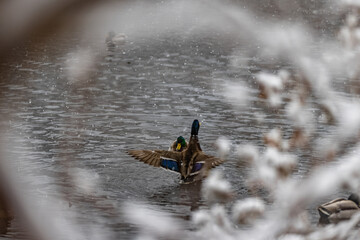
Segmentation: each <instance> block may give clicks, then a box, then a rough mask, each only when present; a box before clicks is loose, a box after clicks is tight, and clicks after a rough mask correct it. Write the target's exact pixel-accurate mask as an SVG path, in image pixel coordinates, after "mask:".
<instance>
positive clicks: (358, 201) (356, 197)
mask: <svg viewBox="0 0 360 240" xmlns="http://www.w3.org/2000/svg"><path fill="white" fill-rule="evenodd" d="M348 200H351V201H353V202H354V203H356V205H357V206H359V204H360V198H359V195H357V194H356V193H352V194H351V195H350V196H349V198H348Z"/></svg>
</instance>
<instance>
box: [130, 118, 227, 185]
mask: <svg viewBox="0 0 360 240" xmlns="http://www.w3.org/2000/svg"><path fill="white" fill-rule="evenodd" d="M199 128H200V123H199V121H198V120H194V122H193V124H192V129H191V137H190V140H189V144H188V145H187V148H186V149H185V150H184V151H182V152H177V151H166V150H130V151H128V154H129V155H131V156H132V157H134V158H136V159H138V160H140V161H142V162H144V163H147V164H149V165H152V166H155V167H161V168H164V169H167V170H171V171H173V172H176V173H179V174H180V175H181V180H182V181H183V182H191V181H196V180H200V179H202V178H203V177H206V176H207V174H208V172H209V170H210V169H211V168H213V167H216V166H218V165H219V164H221V163H223V162H224V160H222V159H220V158H217V157H213V156H210V155H207V154H205V153H203V151H202V150H201V147H200V144H199V139H198V131H199Z"/></svg>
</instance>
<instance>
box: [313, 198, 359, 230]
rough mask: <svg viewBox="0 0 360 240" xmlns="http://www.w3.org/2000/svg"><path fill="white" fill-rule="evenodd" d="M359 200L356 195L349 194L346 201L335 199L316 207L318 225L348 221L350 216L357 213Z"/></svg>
mask: <svg viewBox="0 0 360 240" xmlns="http://www.w3.org/2000/svg"><path fill="white" fill-rule="evenodd" d="M359 203H360V198H359V195H358V194H356V193H352V194H350V196H349V197H348V199H346V198H336V199H334V200H332V201H330V202H327V203H324V204H322V205H320V206H319V207H318V211H319V215H320V219H319V224H329V223H334V224H336V223H338V222H340V221H344V220H349V219H350V218H351V217H352V215H354V214H355V213H357V212H359V210H360V208H359Z"/></svg>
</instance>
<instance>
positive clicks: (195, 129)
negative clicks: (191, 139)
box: [191, 119, 201, 136]
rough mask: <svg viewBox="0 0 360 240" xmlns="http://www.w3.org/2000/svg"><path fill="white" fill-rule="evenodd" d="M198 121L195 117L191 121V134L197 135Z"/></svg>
mask: <svg viewBox="0 0 360 240" xmlns="http://www.w3.org/2000/svg"><path fill="white" fill-rule="evenodd" d="M200 125H201V124H200V122H199V121H198V120H197V119H195V120H194V121H193V124H192V126H191V136H194V135H195V136H197V135H198V133H199V129H200Z"/></svg>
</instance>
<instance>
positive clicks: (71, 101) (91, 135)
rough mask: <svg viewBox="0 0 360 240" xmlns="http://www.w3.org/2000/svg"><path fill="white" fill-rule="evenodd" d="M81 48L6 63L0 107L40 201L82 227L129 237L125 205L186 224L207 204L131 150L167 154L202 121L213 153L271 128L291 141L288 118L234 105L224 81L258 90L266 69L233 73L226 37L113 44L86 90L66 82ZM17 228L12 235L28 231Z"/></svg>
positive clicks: (49, 49)
mask: <svg viewBox="0 0 360 240" xmlns="http://www.w3.org/2000/svg"><path fill="white" fill-rule="evenodd" d="M59 41H60V42H61V43H62V45H64V42H63V41H62V40H61V39H60V40H59ZM74 41H76V39H75V40H74ZM72 46H73V45H72V42H71V41H68V42H67V44H65V46H63V47H64V49H60V48H59V47H57V46H54V45H51V44H48V45H42V46H41V48H38V49H37V48H30V49H29V50H28V51H26V56H24V57H21V58H19V59H22V60H21V61H16V62H15V61H12V62H9V63H8V64H7V65H5V66H2V67H3V68H5V69H8V71H6V74H4V75H2V76H1V77H0V78H1V81H0V82H1V88H0V90H1V92H2V96H1V101H0V102H1V103H0V109H1V115H2V116H3V118H2V125H3V126H9V128H6V129H3V130H4V133H3V134H4V135H6V136H9V137H10V138H11V139H12V141H14V142H15V143H16V144H15V145H14V146H13V150H12V151H14V152H16V154H17V155H18V156H19V160H18V164H17V168H18V172H19V174H24V175H29V176H31V177H32V178H31V179H32V182H31V186H32V187H33V189H36V192H37V194H38V195H39V197H40V199H41V198H46V197H47V195H53V196H65V198H66V201H67V202H68V206H67V205H66V206H65V207H64V209H65V208H66V209H68V210H67V211H72V209H74V211H75V209H76V211H78V212H79V213H80V214H81V215H80V216H78V219H77V221H78V222H79V224H80V225H82V224H83V226H87V225H88V224H89V223H91V224H94V225H97V226H98V227H99V228H101V226H105V227H106V228H107V229H110V230H111V231H112V232H114V234H115V235H116V236H117V237H121V239H124V238H130V237H131V236H132V232H134V231H135V229H133V228H132V227H131V226H129V225H128V224H126V222H125V220H124V219H123V218H122V216H121V211H120V210H119V209H120V208H119V206H121V204H122V202H124V201H128V200H136V201H144V202H147V203H149V204H150V205H156V206H161V208H162V209H165V210H167V211H168V212H171V213H173V214H174V215H175V216H177V217H178V218H179V219H183V220H188V219H189V217H190V215H191V212H192V211H193V210H195V209H198V208H201V207H204V203H203V200H202V197H201V194H200V183H195V184H187V185H180V184H179V178H178V176H177V175H174V174H173V173H170V172H167V171H163V170H161V169H156V168H152V167H150V166H147V165H145V164H142V163H140V162H137V161H136V160H134V159H132V158H131V157H130V156H128V155H126V150H127V149H167V148H168V147H169V145H170V144H171V143H172V142H173V141H174V140H175V139H176V137H177V136H179V135H182V136H184V137H185V136H186V138H188V137H189V135H190V126H191V123H192V121H193V119H195V118H197V119H199V120H200V121H202V122H203V124H202V126H201V129H200V132H199V138H200V142H201V146H202V149H203V150H204V152H206V153H208V154H210V155H216V151H215V148H214V142H215V140H216V139H217V138H218V137H219V136H226V137H227V138H229V139H230V140H231V141H232V142H233V143H234V144H240V143H242V144H243V143H251V144H255V145H257V146H260V147H261V146H263V142H262V138H263V133H264V132H267V129H270V128H272V127H275V126H276V127H280V128H282V130H283V131H284V133H285V135H289V132H287V131H290V129H289V124H288V122H287V120H286V119H283V118H280V117H279V115H278V114H276V113H269V114H268V115H266V116H265V118H264V119H263V120H262V121H258V120H259V116H258V115H256V114H254V113H255V112H257V111H258V110H259V109H258V106H257V105H256V104H253V105H249V106H248V108H247V109H245V110H244V111H241V112H239V111H238V110H236V109H234V108H232V106H231V105H230V104H229V103H228V102H227V101H226V100H225V98H224V96H223V93H222V84H223V83H224V82H225V81H233V82H236V81H239V80H243V81H246V82H248V83H249V85H250V86H252V85H253V83H252V79H253V73H255V72H257V71H258V70H259V67H258V65H257V64H256V63H257V60H256V59H255V58H254V59H247V58H248V57H247V56H246V55H244V60H246V61H249V62H254V64H249V65H244V66H237V67H233V66H232V64H231V62H230V60H231V59H232V57H233V56H232V53H233V50H234V48H233V46H231V45H229V46H224V45H222V44H220V43H219V41H217V39H211V38H206V37H203V38H199V39H187V40H179V39H171V38H166V37H164V39H160V40H158V41H156V42H150V43H149V42H145V43H141V42H139V43H127V44H125V45H124V46H122V47H109V48H108V52H107V55H106V56H105V57H104V58H102V59H101V60H100V62H99V66H98V68H97V69H96V71H94V72H93V74H92V76H91V77H90V78H89V79H86V80H85V82H83V83H82V84H79V85H77V84H74V83H70V82H68V81H67V79H66V64H65V62H66V59H67V57H68V55H67V54H66V52H68V51H71V50H72V49H73V47H72ZM244 48H245V47H244ZM67 50H68V51H67ZM239 51H240V52H241V51H242V50H241V48H240V49H237V52H239ZM244 51H245V50H244ZM23 53H24V52H23V51H18V52H16V53H15V54H19V55H21V54H23ZM261 64H262V65H263V66H264V65H266V63H265V64H264V63H261ZM274 67H275V68H277V67H276V66H273V65H271V64H269V68H274ZM3 72H4V71H3ZM248 90H249V92H250V93H251V95H250V99H249V101H250V102H255V99H256V95H257V90H254V89H248ZM4 116H6V118H5V117H4ZM299 157H301V156H299ZM234 159H235V157H234V156H233V155H230V157H229V160H228V161H227V162H226V163H225V164H223V165H222V166H219V167H218V168H220V169H222V170H224V175H225V177H226V178H227V179H228V180H229V181H230V182H231V183H232V185H233V188H234V190H235V192H236V195H237V198H240V199H241V198H245V197H247V196H248V194H249V193H248V190H247V189H246V188H245V185H244V176H245V175H246V169H238V168H236V164H235V161H234ZM308 160H309V157H306V156H302V158H301V159H300V164H299V167H298V169H297V170H296V171H297V172H296V173H295V175H297V176H299V175H301V174H302V173H304V172H306V169H307V161H308ZM68 168H71V169H72V168H73V169H80V170H79V171H80V172H82V170H83V169H85V172H84V174H83V175H81V176H82V178H83V179H84V181H85V183H88V182H90V183H91V182H94V184H95V186H96V189H95V191H94V190H91V192H86V189H87V188H86V186H84V189H85V190H84V189H78V188H76V187H74V185H73V184H72V182H71V181H72V180H71V179H72V178H71V176H69V173H68V171H67V169H68ZM90 189H92V188H90ZM315 214H316V213H313V215H315ZM16 224H17V222H16V221H15V222H14V223H12V227H11V228H10V230H9V233H8V235H4V237H5V238H12V235H16V234H17V233H19V232H20V233H21V230H20V229H18V228H16V227H13V226H17V225H16ZM188 228H191V227H190V226H188Z"/></svg>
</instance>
